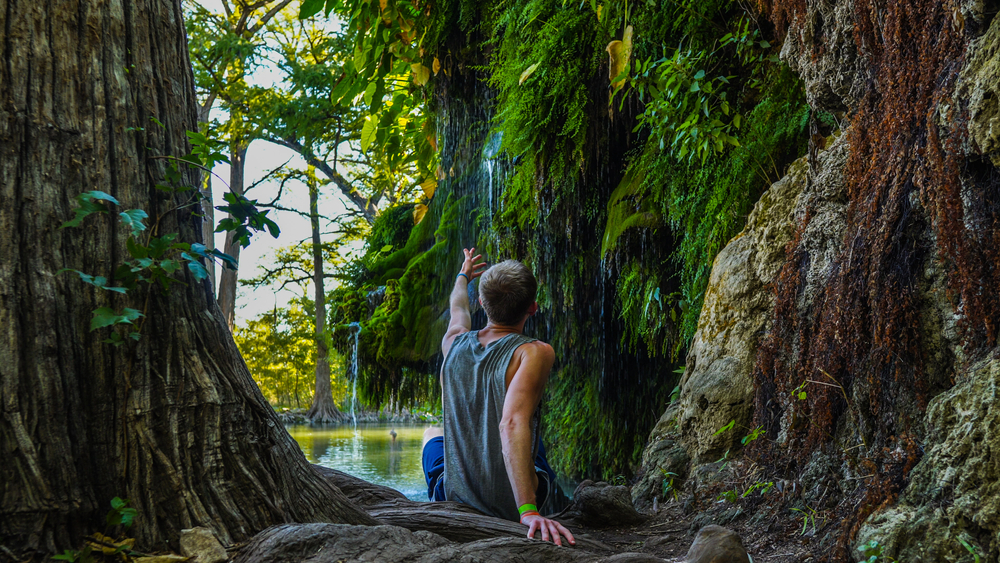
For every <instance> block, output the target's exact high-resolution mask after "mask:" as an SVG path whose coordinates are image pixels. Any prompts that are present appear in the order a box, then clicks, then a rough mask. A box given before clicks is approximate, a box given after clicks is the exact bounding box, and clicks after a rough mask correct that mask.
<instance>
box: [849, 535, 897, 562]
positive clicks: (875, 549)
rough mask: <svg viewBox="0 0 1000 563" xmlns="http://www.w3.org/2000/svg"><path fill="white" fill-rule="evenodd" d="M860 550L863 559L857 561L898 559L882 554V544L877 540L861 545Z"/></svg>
mask: <svg viewBox="0 0 1000 563" xmlns="http://www.w3.org/2000/svg"><path fill="white" fill-rule="evenodd" d="M860 550H861V554H862V555H863V556H864V559H862V560H861V561H858V563H880V562H885V563H899V561H898V560H896V559H893V558H892V557H889V556H888V555H883V554H882V544H880V543H878V541H877V540H871V541H870V542H868V543H866V544H864V545H862V546H861V548H860Z"/></svg>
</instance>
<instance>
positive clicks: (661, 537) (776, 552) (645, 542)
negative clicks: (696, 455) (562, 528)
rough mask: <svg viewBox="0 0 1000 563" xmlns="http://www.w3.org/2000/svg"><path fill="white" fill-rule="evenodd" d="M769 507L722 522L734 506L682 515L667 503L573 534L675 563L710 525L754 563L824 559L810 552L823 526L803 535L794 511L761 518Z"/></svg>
mask: <svg viewBox="0 0 1000 563" xmlns="http://www.w3.org/2000/svg"><path fill="white" fill-rule="evenodd" d="M769 508H770V507H766V506H762V507H759V509H758V510H757V511H756V513H755V514H754V515H749V516H747V515H740V516H737V517H736V518H735V519H734V520H733V521H730V522H726V520H727V518H730V517H732V515H733V513H734V511H735V510H739V509H740V507H739V506H738V505H733V504H729V503H713V504H712V505H710V506H708V507H706V511H704V512H691V513H690V514H685V513H684V508H683V501H681V502H671V503H668V504H666V505H664V506H661V507H660V510H659V512H658V513H657V514H655V515H654V516H653V517H652V518H650V520H649V521H647V522H646V523H645V524H642V525H640V526H632V527H627V528H605V529H600V530H597V529H584V528H580V529H579V531H580V532H582V533H584V534H587V535H588V536H590V537H591V538H593V539H595V540H598V541H600V542H603V543H605V544H606V545H608V546H609V547H611V548H612V549H614V550H615V551H616V552H619V553H624V552H638V553H648V554H650V555H654V556H656V557H661V558H663V559H666V560H667V561H670V562H671V563H680V562H682V561H683V560H684V556H685V555H686V554H687V551H688V548H689V547H690V546H691V543H692V542H693V541H694V538H695V534H697V532H698V530H699V529H700V528H701V527H702V526H706V525H708V524H712V523H715V524H719V525H723V526H725V527H727V528H729V529H731V530H733V531H734V532H736V533H737V534H739V535H740V537H741V538H742V540H743V546H744V547H745V548H746V549H747V552H748V553H749V554H750V556H751V557H752V558H753V562H754V563H804V562H809V561H819V560H821V559H823V558H824V557H817V556H816V553H814V551H816V550H818V549H819V544H820V543H822V542H821V541H819V540H818V538H821V537H823V536H824V532H826V531H829V528H830V527H829V526H826V527H824V522H823V521H822V519H821V520H820V522H819V524H818V525H817V530H816V531H815V532H814V531H813V529H812V525H811V524H810V525H809V526H807V529H806V531H805V533H804V534H803V530H802V519H801V518H796V515H795V513H794V512H792V515H782V514H781V512H782V511H780V510H779V511H777V512H778V513H777V514H775V515H773V516H770V517H767V513H769V512H771V511H772V510H769ZM784 511H785V512H791V511H788V510H787V509H785V510H784ZM572 531H577V530H576V529H574V530H572Z"/></svg>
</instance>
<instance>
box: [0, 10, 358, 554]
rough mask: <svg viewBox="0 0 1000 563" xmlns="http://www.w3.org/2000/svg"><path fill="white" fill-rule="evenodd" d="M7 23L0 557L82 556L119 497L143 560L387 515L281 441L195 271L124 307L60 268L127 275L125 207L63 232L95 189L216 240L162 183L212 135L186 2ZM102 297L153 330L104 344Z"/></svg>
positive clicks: (0, 223) (0, 67)
mask: <svg viewBox="0 0 1000 563" xmlns="http://www.w3.org/2000/svg"><path fill="white" fill-rule="evenodd" d="M0 14H2V17H0V21H2V23H0V232H2V233H3V235H2V236H0V327H2V328H0V457H2V459H3V461H2V462H0V483H2V484H3V485H2V487H0V546H3V547H5V548H6V549H7V550H10V551H12V552H15V553H17V554H20V555H30V552H32V551H43V552H49V553H51V552H54V551H58V550H61V549H64V548H69V547H76V546H79V545H80V543H81V536H82V535H83V534H85V533H89V532H92V531H94V530H100V529H103V528H104V524H103V518H104V515H105V514H106V513H107V511H108V508H109V501H110V499H111V498H112V497H114V496H121V497H127V498H129V499H131V503H132V506H134V507H135V508H136V509H137V510H138V516H137V518H136V523H135V525H134V526H133V528H132V529H131V530H130V533H131V534H133V535H134V536H135V537H136V538H137V540H138V543H137V548H142V549H146V550H153V549H161V548H165V547H168V546H173V547H174V548H176V541H177V534H178V532H179V530H180V529H182V528H187V527H191V526H197V525H203V526H208V527H210V528H212V529H213V530H214V531H215V532H216V533H217V534H218V535H219V536H220V538H221V539H222V541H223V542H224V543H232V542H236V541H241V540H244V539H246V538H248V537H250V536H251V535H252V534H254V533H255V532H257V531H259V530H261V529H263V528H265V527H267V526H269V525H272V524H275V523H279V522H286V521H327V522H353V523H372V522H373V521H372V519H371V518H370V517H368V516H367V515H366V514H365V513H363V512H362V511H361V510H360V509H358V508H357V507H356V506H354V505H353V504H352V503H351V502H350V501H348V500H347V499H346V497H344V496H343V494H342V493H341V492H340V490H339V489H337V488H336V487H334V486H332V485H330V484H329V483H328V482H326V481H323V480H321V478H320V477H319V476H318V475H317V474H316V473H315V472H314V471H313V470H312V468H311V467H310V465H309V464H308V463H307V461H306V459H305V457H304V456H303V455H302V454H301V452H300V451H299V449H298V447H297V446H296V444H295V443H294V441H292V439H291V438H290V437H289V436H288V434H287V433H286V432H285V431H284V430H283V428H282V426H281V424H280V422H279V421H278V419H277V417H276V416H275V414H274V412H273V410H272V409H271V407H270V406H269V405H268V404H267V403H266V402H265V400H264V399H263V397H262V396H261V395H260V392H259V390H257V388H256V386H255V385H254V383H253V380H252V379H251V378H250V375H249V373H248V371H247V368H246V365H245V364H244V362H243V360H242V359H241V358H240V356H239V352H238V351H237V349H236V346H235V345H234V343H233V340H232V337H231V336H230V334H229V331H228V330H227V328H226V323H225V321H224V319H223V317H222V315H221V314H220V311H219V308H218V306H217V305H216V301H215V299H214V298H213V295H212V292H211V287H210V284H209V282H208V280H203V281H200V282H199V281H196V280H195V279H194V278H193V277H192V276H191V275H190V273H189V272H187V271H186V270H184V271H182V272H179V273H177V274H175V276H177V277H178V278H179V279H180V280H181V281H182V282H183V283H178V284H174V285H173V286H172V288H171V290H170V291H169V292H167V293H164V292H162V291H160V290H158V289H146V288H140V289H137V290H134V291H132V292H130V293H129V295H127V296H122V295H119V294H116V293H111V292H107V291H103V290H99V289H96V288H94V287H91V286H88V285H84V284H83V283H82V282H81V281H80V280H79V278H77V277H76V276H75V275H73V274H68V273H67V274H61V275H60V274H59V273H58V272H59V270H60V269H62V268H75V269H78V270H81V271H84V272H87V273H90V274H94V275H103V276H106V277H108V278H112V272H113V271H114V269H115V266H116V265H117V264H119V263H121V261H123V260H125V259H127V255H126V254H125V251H124V240H125V237H126V235H127V233H125V232H124V231H125V229H123V228H122V227H121V226H120V225H119V224H118V222H117V217H116V216H115V215H114V213H112V214H110V215H103V214H102V215H95V216H92V217H90V218H88V219H87V221H86V222H85V223H84V225H83V226H82V227H81V228H67V229H59V226H60V224H61V223H62V222H63V221H65V220H66V219H68V218H70V217H72V215H73V207H74V201H73V198H74V196H76V195H77V194H79V193H81V192H83V191H87V190H102V191H105V192H108V193H109V194H111V195H113V196H115V197H116V198H117V199H118V200H119V201H120V202H121V203H122V206H123V207H124V208H141V209H144V210H146V211H147V212H148V213H149V215H150V217H151V220H150V222H151V223H152V222H156V221H155V220H156V218H157V217H159V221H158V224H157V226H156V227H155V232H154V233H153V234H155V235H157V236H159V235H163V234H165V233H172V232H174V233H179V240H182V241H185V242H198V241H201V240H202V225H201V218H200V217H199V216H198V215H197V213H195V211H197V210H198V206H192V207H187V208H182V209H176V207H177V206H178V205H179V204H180V203H182V202H183V201H186V200H187V197H188V196H187V194H180V195H178V194H170V193H167V192H163V191H160V190H157V189H156V188H155V187H154V186H155V184H156V183H158V182H160V181H162V178H163V177H164V171H165V169H166V161H165V160H162V159H157V158H154V157H156V156H158V155H177V156H181V155H184V154H187V152H188V151H189V148H188V146H187V140H186V137H185V131H186V130H197V123H196V113H195V99H194V90H193V85H192V75H191V70H190V67H189V63H188V55H187V49H186V45H185V37H184V31H183V30H184V28H183V25H182V21H181V8H180V3H179V1H178V0H131V1H130V0H92V1H80V0H48V1H45V2H39V1H37V0H0ZM151 117H155V118H157V119H158V120H159V121H160V122H162V123H163V125H164V126H163V127H160V126H158V125H155V124H154V123H153V122H152V121H151V119H150V118H151ZM184 174H185V178H184V181H185V183H186V184H188V185H191V186H198V185H199V183H198V182H199V177H198V172H197V171H195V170H184ZM102 306H108V307H113V308H115V309H120V308H121V307H125V306H128V307H133V308H136V309H139V310H141V311H143V312H144V313H145V317H144V318H143V319H142V321H141V328H140V330H141V334H142V336H141V339H140V340H139V341H138V342H135V343H133V342H129V343H127V344H124V345H122V346H120V347H117V348H116V347H114V346H111V345H108V344H104V343H102V340H103V339H105V338H107V337H108V334H109V329H107V328H104V329H99V330H97V331H94V332H91V331H90V330H89V323H90V319H91V316H92V311H93V310H94V309H95V308H97V307H102Z"/></svg>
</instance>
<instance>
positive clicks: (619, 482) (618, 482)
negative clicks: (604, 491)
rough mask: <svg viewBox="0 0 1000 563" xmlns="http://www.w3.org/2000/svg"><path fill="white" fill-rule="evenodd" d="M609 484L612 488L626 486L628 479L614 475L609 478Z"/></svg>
mask: <svg viewBox="0 0 1000 563" xmlns="http://www.w3.org/2000/svg"><path fill="white" fill-rule="evenodd" d="M611 484H612V485H614V486H616V487H617V486H625V485H628V479H626V478H625V476H624V475H615V476H614V477H612V478H611Z"/></svg>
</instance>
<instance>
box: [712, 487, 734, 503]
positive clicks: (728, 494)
mask: <svg viewBox="0 0 1000 563" xmlns="http://www.w3.org/2000/svg"><path fill="white" fill-rule="evenodd" d="M739 498H740V496H739V494H737V493H736V491H735V490H729V491H722V492H721V493H719V496H717V497H715V500H717V501H718V502H733V503H735V502H736V501H737V500H739Z"/></svg>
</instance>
